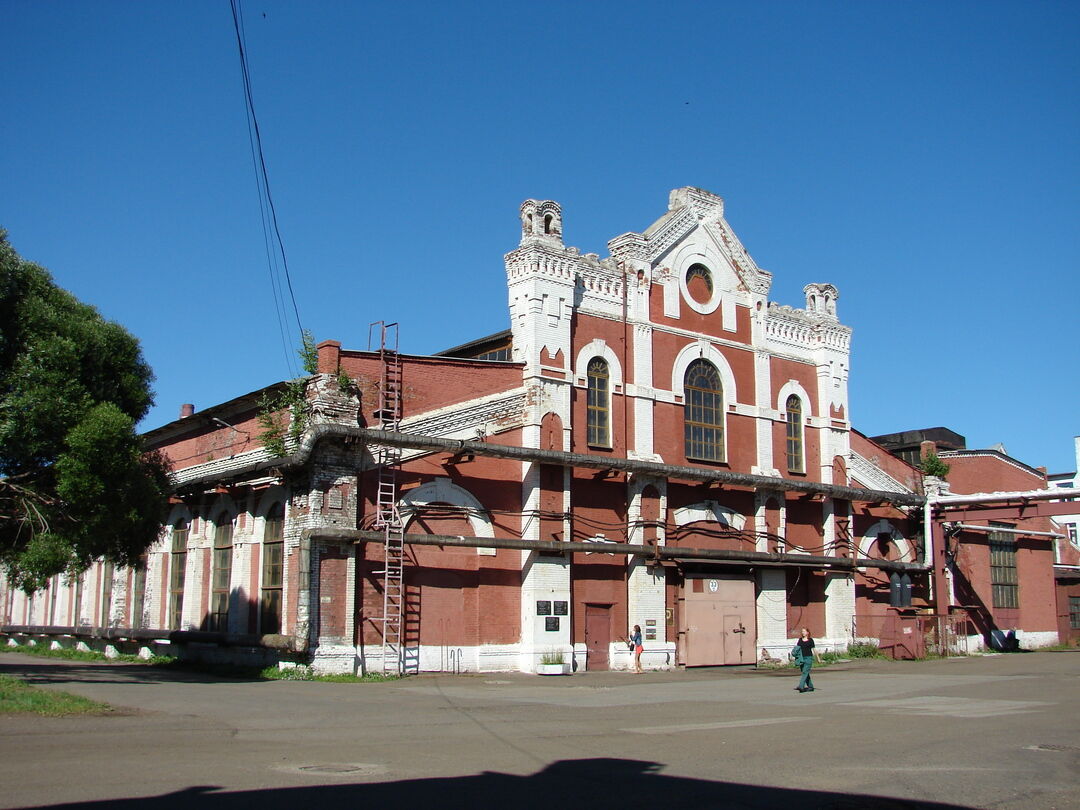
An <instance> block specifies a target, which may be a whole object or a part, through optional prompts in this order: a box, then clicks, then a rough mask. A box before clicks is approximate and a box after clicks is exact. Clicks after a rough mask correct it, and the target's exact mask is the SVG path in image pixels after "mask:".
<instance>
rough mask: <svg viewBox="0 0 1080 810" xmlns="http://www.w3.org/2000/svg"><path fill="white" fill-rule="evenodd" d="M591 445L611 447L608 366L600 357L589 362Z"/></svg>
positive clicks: (609, 378) (589, 438)
mask: <svg viewBox="0 0 1080 810" xmlns="http://www.w3.org/2000/svg"><path fill="white" fill-rule="evenodd" d="M588 380H589V419H588V422H589V437H588V441H589V444H590V445H591V446H593V447H611V393H610V380H611V377H610V374H609V373H608V364H607V362H606V361H604V360H603V359H601V358H599V357H594V358H593V359H592V360H590V361H589V369H588Z"/></svg>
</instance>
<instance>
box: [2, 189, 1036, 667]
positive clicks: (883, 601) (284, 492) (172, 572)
mask: <svg viewBox="0 0 1080 810" xmlns="http://www.w3.org/2000/svg"><path fill="white" fill-rule="evenodd" d="M608 248H609V251H610V256H609V257H607V258H604V259H601V258H600V257H599V256H597V255H596V254H584V255H582V254H581V253H580V252H579V251H578V250H577V249H576V248H571V247H567V246H565V245H564V244H563V241H562V212H561V210H560V208H559V206H558V205H557V204H556V203H553V202H551V201H537V200H527V201H526V202H525V203H524V204H523V205H522V208H521V241H520V244H519V246H518V247H517V248H516V249H515V250H513V251H511V252H510V253H509V254H507V256H506V257H505V264H506V278H507V288H508V294H509V305H510V307H509V309H510V311H509V315H510V329H509V330H507V331H506V332H504V333H499V334H497V335H493V336H490V337H488V338H483V339H480V340H477V341H475V342H473V343H470V344H467V345H465V346H461V347H457V348H456V349H451V350H448V351H446V352H443V353H442V354H440V355H438V356H434V357H426V356H416V355H409V354H405V353H400V352H398V351H397V346H396V328H393V327H392V328H390V329H389V330H387V331H386V332H381V331H380V332H379V334H380V335H382V337H383V339H381V340H379V341H376V343H377V345H373V346H371V347H369V350H365V351H358V350H351V349H345V348H342V346H341V345H340V344H339V343H338V342H336V341H324V342H323V343H321V344H320V345H319V347H318V369H317V373H315V374H313V375H311V376H310V377H309V378H306V379H305V380H304V381H302V383H300V384H295V385H290V384H288V383H279V384H276V385H274V386H271V387H269V388H267V389H264V390H263V391H258V392H254V393H252V394H249V395H246V396H243V397H240V398H238V399H235V400H232V401H230V402H226V403H222V404H221V405H217V406H214V407H212V408H208V409H205V410H203V411H200V412H191V413H186V415H184V416H183V417H182V418H181V419H179V420H177V421H175V422H172V423H170V424H168V425H165V426H163V427H161V428H158V429H156V430H153V431H150V432H149V433H148V434H147V435H146V439H147V442H148V444H149V446H150V447H152V448H155V449H160V450H161V451H162V452H164V453H165V454H166V455H167V456H168V457H169V459H170V460H171V462H172V464H173V469H174V476H175V482H176V497H175V498H174V500H175V504H174V507H173V509H172V513H171V514H170V515H169V517H168V520H167V523H166V526H165V527H164V528H163V532H162V538H161V540H160V542H159V543H158V544H157V545H156V546H155V547H154V548H152V549H151V550H150V552H149V553H148V555H147V560H146V565H145V567H144V568H143V569H141V570H138V571H111V570H108V571H107V570H105V567H104V566H96V567H95V568H93V569H92V570H91V571H90V572H88V574H87V575H86V576H85V577H83V578H81V579H80V580H79V581H78V582H76V583H72V584H71V585H70V586H67V585H65V584H64V583H63V582H61V581H60V580H59V579H58V580H57V581H56V583H54V585H53V586H52V587H51V589H50V592H48V593H45V592H42V593H39V594H37V595H35V596H34V597H33V598H31V599H26V598H23V597H22V596H18V595H15V594H11V593H8V594H4V595H3V596H4V605H5V610H6V616H5V617H4V618H5V623H6V624H7V625H9V630H10V629H11V626H16V627H21V628H23V631H25V632H29V631H30V630H31V629H32V628H37V629H38V630H41V628H42V627H44V626H52V627H54V628H56V627H58V626H68V627H70V626H76V627H78V626H80V625H83V626H89V627H100V628H113V630H114V632H112V635H123V633H122V632H121V631H124V630H128V631H130V632H129V635H133V636H137V635H138V633H137V632H135V631H134V630H131V628H136V629H141V631H142V632H143V633H144V635H151V636H152V635H154V634H157V635H159V636H161V635H168V633H167V632H166V631H173V632H172V633H171V639H172V643H174V644H184V645H187V646H188V647H190V648H194V645H198V644H201V643H205V644H209V645H213V650H214V651H216V652H217V653H219V654H222V655H233V656H240V655H248V656H262V657H266V658H270V659H273V658H274V657H277V656H284V657H291V658H292V659H294V660H301V661H310V662H312V663H313V664H314V665H315V666H316V667H318V668H321V669H324V670H340V671H356V670H365V671H366V670H372V669H376V670H377V669H382V668H384V667H385V668H391V669H392V668H396V667H397V666H398V663H399V662H403V666H404V668H405V669H406V670H408V671H416V670H452V671H458V670H473V671H475V670H524V671H534V670H535V669H536V668H537V667H538V665H539V664H540V663H541V662H542V661H543V660H548V661H554V660H557V659H559V658H560V657H561V659H562V662H563V667H564V668H565V669H566V670H570V669H572V668H573V669H604V668H626V667H628V666H629V665H630V653H629V651H628V650H627V646H626V644H625V643H624V641H623V640H624V639H625V638H626V636H627V635H628V633H629V631H630V628H632V627H633V626H634V625H639V626H640V627H641V629H642V635H643V639H644V647H645V652H644V655H643V658H642V661H643V664H644V665H645V666H646V667H670V666H675V665H690V666H693V665H710V664H738V663H752V662H754V661H755V660H757V659H758V657H759V656H760V655H761V652H762V650H765V651H768V652H769V653H770V654H771V655H775V656H784V655H786V653H787V651H788V650H789V649H790V647H791V646H792V643H793V639H794V637H795V636H796V635H797V634H798V628H799V627H801V626H807V627H809V628H810V630H811V632H812V634H813V635H814V636H815V637H817V638H818V644H819V648H828V647H830V646H831V647H836V648H843V647H846V646H847V644H848V643H849V642H850V641H851V640H852V639H853V638H859V637H870V636H874V635H876V633H869V632H863V631H862V630H861V629H860V627H859V626H858V625H859V621H858V617H859V616H860V615H864V616H868V617H877V618H881V617H884V616H885V615H886V614H887V613H888V612H889V611H888V606H889V605H890V603H892V604H894V605H898V606H912V608H915V609H917V608H919V607H926V606H929V605H931V604H938V602H939V601H940V598H941V596H940V593H939V595H938V597H937V599H938V602H935V601H934V600H935V594H934V585H933V578H932V577H931V576H930V573H931V571H930V568H931V560H930V559H929V557H930V556H932V555H927V554H924V552H923V548H924V542H923V534H924V524H923V520H924V516H925V512H924V504H925V498H923V496H922V495H921V494H920V492H921V487H922V482H921V478H920V476H919V475H918V474H917V472H916V471H915V470H914V468H912V467H911V466H909V465H908V464H905V463H904V462H902V461H900V460H898V459H896V458H894V457H893V456H891V455H889V453H888V452H887V451H885V450H884V449H883V448H881V447H880V446H878V445H876V444H875V443H873V442H871V441H870V440H869V439H867V438H866V437H864V436H862V435H861V434H858V433H857V432H855V431H853V430H852V429H851V424H850V421H849V419H850V417H849V410H850V409H849V403H848V396H847V377H848V369H849V367H850V363H849V343H850V337H851V330H850V329H849V328H848V327H846V326H844V325H842V324H841V323H840V321H839V320H838V318H837V299H838V292H837V290H836V289H835V288H834V287H833V286H832V285H829V284H820V283H814V284H808V285H806V287H805V294H806V301H805V308H801V309H794V308H792V307H790V306H781V305H777V304H776V303H774V302H770V301H769V300H768V293H769V289H770V285H771V280H772V276H771V274H770V273H768V272H767V271H765V270H762V269H761V268H759V267H758V266H757V265H756V264H755V262H754V261H753V259H752V258H751V257H750V255H749V254H748V253H747V252H746V250H745V249H744V247H743V246H742V244H741V243H740V242H739V240H738V238H737V237H736V236H735V234H734V232H733V231H732V230H731V227H730V225H729V224H728V223H727V221H726V219H725V218H724V206H723V201H722V200H721V199H720V198H719V197H716V196H714V195H712V194H710V193H708V192H705V191H702V190H700V189H693V188H683V189H677V190H676V191H673V192H672V194H671V198H670V203H669V209H668V211H667V213H665V214H664V215H663V216H662V217H661V218H660V219H658V220H657V221H656V222H655V223H654V224H653V225H651V226H650V227H649V228H648V229H646V230H645V231H643V232H641V233H626V234H623V235H621V236H618V237H615V238H614V239H612V240H611V241H610V242H609V243H608ZM387 338H389V339H387ZM282 395H285V397H286V399H288V397H289V396H292V397H293V403H294V405H295V407H294V408H293V409H292V410H291V411H289V410H285V411H281V412H279V414H278V417H279V419H281V420H282V421H283V422H287V421H288V418H289V413H292V414H293V416H292V423H291V424H292V426H293V428H294V429H286V430H285V433H284V435H283V436H282V437H281V439H282V441H283V442H284V444H283V446H284V451H282V449H281V447H279V446H276V445H275V444H274V442H267V441H266V440H265V435H264V431H265V416H263V417H262V418H261V417H260V414H261V413H262V412H263V411H264V410H265V402H266V401H267V397H270V398H274V397H281V396H282ZM962 464H963V462H962V461H960V460H959V459H958V467H959V469H958V472H959V475H960V477H961V480H962V478H963V475H964V473H963V471H962ZM972 542H976V541H972ZM1034 545H1035V546H1038V545H1039V544H1038V543H1036V544H1034ZM1040 548H1041V546H1040ZM1031 553H1032V554H1033V555H1039V554H1041V553H1042V552H1041V551H1039V550H1036V549H1033V550H1032V552H1031ZM1024 554H1027V548H1026V546H1025V550H1024ZM1024 559H1025V560H1026V558H1024ZM1039 559H1041V557H1039ZM1020 565H1021V566H1022V567H1023V566H1027V562H1026V561H1025V562H1023V563H1020ZM954 584H955V583H954ZM938 591H939V592H940V588H938ZM974 592H975V594H976V595H978V596H980V597H981V598H985V594H983V593H982V591H981V590H979V588H978V587H976V588H975V589H974ZM1025 609H1026V608H1025ZM1044 614H1045V611H1043V609H1042V608H1038V609H1035V608H1032V613H1031V621H1032V622H1035V626H1036V627H1037V628H1040V629H1037V630H1036V631H1035V632H1037V633H1041V632H1043V631H1042V629H1041V628H1042V627H1043V625H1044V624H1045V619H1046V616H1047V615H1050V614H1045V615H1044ZM995 616H996V619H995V620H996V621H999V622H1000V621H1005V620H1006V617H1004V615H1003V614H1000V613H999V614H995ZM875 620H876V619H875ZM1027 620H1028V615H1027V614H1026V613H1025V614H1023V615H1018V617H1017V621H1027ZM866 626H867V627H868V626H869V624H868V625H866ZM863 629H865V628H863ZM1047 632H1049V631H1047ZM101 635H109V633H108V632H104V633H102V634H101ZM1040 638H1041V637H1040ZM1047 638H1049V637H1048V636H1047ZM222 651H224V652H222ZM204 652H205V650H204Z"/></svg>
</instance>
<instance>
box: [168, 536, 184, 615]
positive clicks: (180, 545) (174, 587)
mask: <svg viewBox="0 0 1080 810" xmlns="http://www.w3.org/2000/svg"><path fill="white" fill-rule="evenodd" d="M187 542H188V522H187V521H186V520H180V521H177V523H176V525H175V526H173V530H172V551H171V552H170V554H169V629H170V630H179V629H181V628H180V620H181V618H182V617H183V614H184V569H185V568H187Z"/></svg>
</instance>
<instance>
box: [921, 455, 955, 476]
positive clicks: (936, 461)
mask: <svg viewBox="0 0 1080 810" xmlns="http://www.w3.org/2000/svg"><path fill="white" fill-rule="evenodd" d="M919 469H920V470H922V474H923V475H933V476H936V477H937V478H944V477H945V476H946V475H948V474H949V465H948V464H946V463H945V462H944V461H942V460H941V459H940V458H939V457H938V454H937V453H935V452H934V451H933V450H930V451H929V452H927V453H926V454H925V455H924V456H923V457H922V458H921V459H920V461H919Z"/></svg>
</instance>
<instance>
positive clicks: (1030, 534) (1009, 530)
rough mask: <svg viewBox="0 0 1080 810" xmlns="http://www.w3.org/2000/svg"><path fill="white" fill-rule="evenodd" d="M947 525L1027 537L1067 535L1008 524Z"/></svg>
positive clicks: (1059, 536)
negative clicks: (1031, 530)
mask: <svg viewBox="0 0 1080 810" xmlns="http://www.w3.org/2000/svg"><path fill="white" fill-rule="evenodd" d="M945 525H946V526H948V527H951V528H953V529H972V530H974V531H977V532H1000V533H1001V534H1022V535H1024V536H1025V537H1056V538H1063V537H1065V535H1063V534H1062V533H1061V532H1029V531H1027V530H1026V529H1014V528H1012V527H1007V526H977V525H975V524H974V523H946V524H945Z"/></svg>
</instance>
